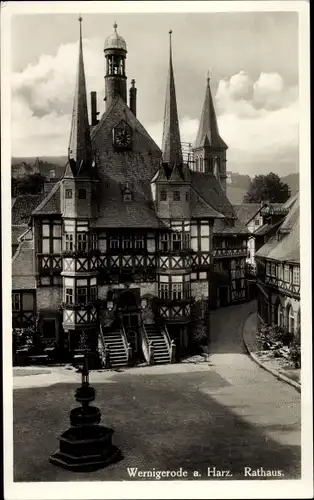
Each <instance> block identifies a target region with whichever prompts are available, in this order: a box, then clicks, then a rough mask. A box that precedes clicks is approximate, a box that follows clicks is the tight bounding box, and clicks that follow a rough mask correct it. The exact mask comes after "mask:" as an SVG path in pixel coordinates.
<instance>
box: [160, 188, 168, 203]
mask: <svg viewBox="0 0 314 500" xmlns="http://www.w3.org/2000/svg"><path fill="white" fill-rule="evenodd" d="M160 201H167V191H166V190H165V189H162V190H161V191H160Z"/></svg>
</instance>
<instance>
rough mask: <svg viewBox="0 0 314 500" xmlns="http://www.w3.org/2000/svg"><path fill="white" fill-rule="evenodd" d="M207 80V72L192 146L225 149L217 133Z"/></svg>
mask: <svg viewBox="0 0 314 500" xmlns="http://www.w3.org/2000/svg"><path fill="white" fill-rule="evenodd" d="M209 82H210V78H209V73H208V74H207V85H206V92H205V100H204V105H203V110H202V115H201V120H200V124H199V128H198V132H197V136H196V141H195V144H194V148H203V147H204V146H209V147H212V148H218V149H227V148H228V146H227V145H226V143H225V142H224V141H223V140H222V138H221V137H220V135H219V131H218V123H217V118H216V113H215V108H214V103H213V98H212V94H211V90H210V84H209Z"/></svg>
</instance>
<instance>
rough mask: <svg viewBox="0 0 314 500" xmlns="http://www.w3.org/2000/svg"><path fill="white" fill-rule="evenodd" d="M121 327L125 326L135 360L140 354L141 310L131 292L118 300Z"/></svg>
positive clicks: (122, 295) (126, 292) (125, 293)
mask: <svg viewBox="0 0 314 500" xmlns="http://www.w3.org/2000/svg"><path fill="white" fill-rule="evenodd" d="M117 310H118V315H119V319H120V325H122V326H123V328H124V330H125V333H126V336H127V340H128V342H129V344H130V346H131V347H132V353H133V355H134V356H135V358H138V357H139V354H140V338H139V310H138V305H137V300H136V296H135V294H134V293H132V292H131V291H130V290H127V291H125V292H123V293H122V294H121V295H120V296H119V298H118V300H117Z"/></svg>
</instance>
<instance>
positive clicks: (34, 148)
mask: <svg viewBox="0 0 314 500" xmlns="http://www.w3.org/2000/svg"><path fill="white" fill-rule="evenodd" d="M83 43H84V63H85V72H86V80H87V91H88V92H90V90H95V91H96V92H97V95H98V107H99V110H100V111H101V113H102V112H103V104H102V98H103V97H104V80H103V77H102V74H103V72H104V58H103V47H102V44H103V41H102V39H100V38H93V39H87V40H84V41H83ZM77 57H78V44H77V43H75V44H63V45H60V47H59V48H58V50H57V52H56V54H55V55H49V56H48V55H42V56H41V57H40V58H39V59H38V61H37V62H36V63H34V64H29V65H28V66H27V67H25V68H24V70H23V71H20V72H16V73H13V74H12V80H11V83H12V85H11V86H12V149H13V151H12V154H13V155H14V156H37V155H38V156H40V155H49V156H50V155H52V156H53V155H65V154H66V152H67V147H68V139H69V131H70V122H71V112H72V102H73V95H74V88H75V76H76V68H77ZM138 71H139V69H137V72H136V71H135V73H136V74H137V73H138ZM142 73H143V72H142ZM165 78H166V75H165ZM158 81H159V80H158ZM165 81H166V80H165ZM164 83H165V82H164ZM181 83H182V82H180V81H176V84H177V87H179V86H180V84H181ZM138 86H139V91H140V92H139V106H138V107H139V112H140V116H139V119H140V120H141V117H143V118H142V121H143V125H144V126H145V128H146V129H147V131H148V132H149V133H150V135H151V136H152V137H153V139H154V140H155V142H156V143H157V144H158V145H159V146H161V139H162V121H161V119H160V113H159V114H156V113H155V111H156V105H157V103H156V102H155V99H153V102H152V98H151V95H150V89H151V86H150V80H149V79H145V78H144V76H143V74H142V78H140V79H139V85H138ZM147 87H148V88H147ZM148 98H149V99H148ZM158 99H159V104H158V107H159V110H160V108H163V106H164V95H163V91H160V92H158ZM180 100H182V98H181V99H180ZM180 100H179V101H178V109H179V115H180V107H181V106H180ZM145 103H146V104H145ZM215 106H216V111H217V117H218V123H219V130H220V134H221V136H222V138H223V139H224V140H225V142H226V143H227V144H228V146H229V150H228V156H227V158H228V164H227V168H228V170H234V171H239V172H243V173H249V174H250V175H254V174H255V173H259V172H263V173H267V172H269V171H277V172H279V173H280V169H281V172H282V169H285V168H286V169H288V170H289V171H297V169H298V165H297V157H298V121H299V109H298V89H297V87H292V86H288V85H286V83H285V81H284V79H283V77H282V75H280V74H279V73H276V72H268V73H267V72H261V73H260V75H259V77H258V78H255V79H254V78H253V77H252V76H251V75H250V73H249V72H246V71H239V72H238V73H236V74H234V75H232V76H230V78H225V79H222V80H220V81H219V83H218V87H217V91H216V95H215ZM143 108H144V109H143ZM193 108H194V106H193ZM185 110H186V103H185ZM198 113H199V110H197V109H189V111H188V113H186V112H185V114H184V116H182V117H181V119H180V133H181V140H182V141H183V142H191V143H193V142H194V140H195V137H196V133H197V128H198V123H199V116H197V114H198Z"/></svg>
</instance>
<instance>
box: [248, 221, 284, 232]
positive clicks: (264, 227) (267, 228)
mask: <svg viewBox="0 0 314 500" xmlns="http://www.w3.org/2000/svg"><path fill="white" fill-rule="evenodd" d="M280 224H282V220H280V221H278V222H276V223H275V224H263V225H262V226H259V227H258V228H257V229H256V230H255V231H254V236H266V234H268V233H270V232H271V231H272V230H273V229H275V228H276V227H278V226H280Z"/></svg>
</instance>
